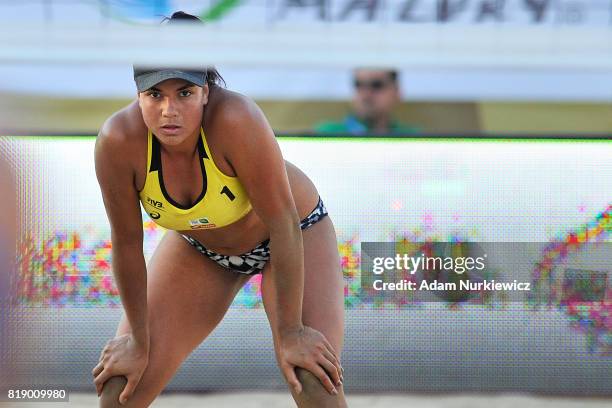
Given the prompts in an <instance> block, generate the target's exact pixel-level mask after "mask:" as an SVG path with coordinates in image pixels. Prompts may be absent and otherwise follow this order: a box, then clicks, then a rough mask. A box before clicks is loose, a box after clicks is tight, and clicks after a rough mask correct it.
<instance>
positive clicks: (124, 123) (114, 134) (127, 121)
mask: <svg viewBox="0 0 612 408" xmlns="http://www.w3.org/2000/svg"><path fill="white" fill-rule="evenodd" d="M146 129H147V128H146V125H145V123H144V121H143V119H142V114H141V113H140V108H139V107H138V101H132V102H131V103H130V104H129V105H127V106H125V107H123V108H121V109H119V110H118V111H116V112H115V113H113V114H112V115H111V116H109V117H108V118H107V119H106V120H105V121H104V123H103V124H102V126H101V127H100V131H99V133H98V139H100V138H102V139H109V140H113V141H114V142H116V143H119V142H125V143H128V142H131V141H134V139H136V138H137V137H136V135H138V134H141V133H143V132H145V133H146V131H147V130H146Z"/></svg>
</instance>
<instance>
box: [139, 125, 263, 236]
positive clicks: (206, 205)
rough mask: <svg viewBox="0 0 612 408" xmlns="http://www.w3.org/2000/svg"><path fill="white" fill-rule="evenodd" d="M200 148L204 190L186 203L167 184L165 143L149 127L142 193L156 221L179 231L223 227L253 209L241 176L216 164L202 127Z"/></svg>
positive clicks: (147, 209)
mask: <svg viewBox="0 0 612 408" xmlns="http://www.w3.org/2000/svg"><path fill="white" fill-rule="evenodd" d="M198 152H199V157H200V168H201V169H202V180H203V183H202V184H203V185H202V193H201V194H200V196H199V197H198V199H197V200H196V202H195V204H193V205H192V206H190V207H184V206H182V205H180V204H179V203H177V202H175V201H174V200H173V199H172V197H170V195H169V194H168V192H167V191H166V189H165V187H164V178H163V171H162V161H161V146H160V144H159V140H157V137H155V135H153V134H152V133H151V131H150V130H149V134H148V148H147V177H146V180H145V185H144V188H143V189H142V191H140V193H139V195H140V201H141V203H142V206H143V208H144V209H145V211H146V212H147V214H149V216H150V217H151V218H152V219H153V220H154V222H155V223H156V224H158V225H160V226H162V227H164V228H167V229H171V230H176V231H185V230H196V229H209V228H220V227H223V226H226V225H228V224H232V223H233V222H235V221H238V220H239V219H240V218H242V217H243V216H245V215H246V214H247V213H248V212H249V211H250V210H251V208H252V207H251V202H250V201H249V198H248V197H247V194H246V191H245V190H244V187H243V186H242V184H241V183H240V181H238V178H237V177H229V176H227V175H225V174H223V173H222V172H221V170H219V168H218V167H217V166H216V165H215V162H214V161H213V158H212V155H211V154H210V149H209V148H208V144H207V143H206V137H205V135H204V129H202V128H201V127H200V138H199V139H198Z"/></svg>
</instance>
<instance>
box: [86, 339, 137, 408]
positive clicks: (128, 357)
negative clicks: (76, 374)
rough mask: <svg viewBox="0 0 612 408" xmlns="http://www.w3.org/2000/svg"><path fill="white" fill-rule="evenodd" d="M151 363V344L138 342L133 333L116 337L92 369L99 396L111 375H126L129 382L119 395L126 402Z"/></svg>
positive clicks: (105, 348) (121, 401) (107, 344)
mask: <svg viewBox="0 0 612 408" xmlns="http://www.w3.org/2000/svg"><path fill="white" fill-rule="evenodd" d="M148 364H149V346H148V344H147V345H144V344H141V343H138V342H137V341H136V340H135V338H134V336H133V335H132V334H131V333H128V334H124V335H122V336H118V337H115V338H114V339H112V340H109V341H108V342H107V343H106V346H105V347H104V349H103V350H102V353H101V354H100V361H99V363H98V365H97V366H95V367H94V369H93V370H92V374H93V376H94V378H95V379H94V384H95V385H96V391H97V392H98V396H100V394H101V393H102V389H103V388H104V383H105V382H106V381H107V380H108V379H109V378H111V377H115V376H124V377H126V378H127V384H126V386H125V388H124V389H123V392H122V393H121V395H120V396H119V402H120V403H121V404H124V403H125V402H126V401H127V399H128V398H130V397H131V396H132V394H133V393H134V390H135V389H136V386H137V385H138V383H139V382H140V379H141V378H142V374H143V373H144V371H145V368H147V365H148Z"/></svg>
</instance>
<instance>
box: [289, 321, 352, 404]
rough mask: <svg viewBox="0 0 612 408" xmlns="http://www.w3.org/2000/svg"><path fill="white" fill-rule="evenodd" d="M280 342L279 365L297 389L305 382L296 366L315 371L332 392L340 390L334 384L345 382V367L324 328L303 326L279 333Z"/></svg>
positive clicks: (300, 389) (299, 389) (338, 384)
mask: <svg viewBox="0 0 612 408" xmlns="http://www.w3.org/2000/svg"><path fill="white" fill-rule="evenodd" d="M278 343H279V345H278V351H277V359H278V364H279V367H280V368H281V370H282V372H283V375H284V376H285V379H286V380H287V383H289V384H290V385H291V386H292V387H293V388H294V389H295V391H296V393H298V394H299V393H300V392H301V391H302V384H300V381H299V380H298V378H297V376H296V374H295V368H296V367H301V368H303V369H306V370H308V371H310V372H311V373H312V374H314V375H315V376H316V377H317V378H318V379H319V381H321V384H323V386H324V387H325V388H326V389H327V391H328V392H329V393H330V394H334V395H335V394H337V393H338V391H337V390H336V387H335V386H334V384H335V385H336V386H340V385H342V381H343V375H342V373H343V372H344V369H343V368H342V366H341V365H340V360H339V358H338V356H337V354H336V352H335V350H334V349H333V347H332V346H331V344H329V341H327V339H326V338H325V336H324V335H323V334H322V333H321V332H319V331H317V330H315V329H313V328H311V327H308V326H302V327H301V328H299V329H294V330H288V331H283V332H282V333H280V334H279V339H278ZM332 380H333V381H332Z"/></svg>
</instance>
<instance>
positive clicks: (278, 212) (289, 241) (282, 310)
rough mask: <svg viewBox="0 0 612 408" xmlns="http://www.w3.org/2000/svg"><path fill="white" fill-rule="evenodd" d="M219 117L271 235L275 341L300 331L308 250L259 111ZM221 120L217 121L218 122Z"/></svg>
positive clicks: (240, 107) (238, 102) (247, 106)
mask: <svg viewBox="0 0 612 408" xmlns="http://www.w3.org/2000/svg"><path fill="white" fill-rule="evenodd" d="M219 116H220V117H215V122H217V125H215V127H216V128H217V127H218V131H219V132H223V137H224V139H223V143H224V151H225V152H226V158H227V160H228V161H229V162H230V164H231V166H232V167H233V169H234V170H235V172H236V175H237V176H238V178H239V179H240V182H241V183H242V185H243V186H244V188H245V190H246V192H247V194H248V196H249V200H250V201H251V204H252V206H253V209H254V210H255V212H256V213H257V215H258V216H259V217H260V218H261V219H262V221H263V222H264V223H265V224H266V227H267V228H268V230H269V232H270V262H271V266H272V268H271V271H270V272H271V275H273V278H272V279H271V281H272V282H274V285H275V286H276V290H275V291H276V293H277V298H278V303H277V304H276V305H272V307H274V308H275V314H276V315H277V316H278V318H277V322H276V326H275V327H272V332H273V334H274V336H275V337H277V336H278V335H279V334H282V333H283V332H285V331H288V330H300V329H302V328H303V325H302V298H303V290H304V250H303V245H302V233H301V230H300V227H299V224H300V219H299V215H298V213H297V209H296V205H295V202H294V200H293V195H292V193H291V188H290V185H289V179H288V176H287V171H286V168H285V161H284V159H283V157H282V154H281V151H280V147H279V146H278V143H277V141H276V139H275V137H274V133H273V131H272V129H271V128H270V126H269V125H268V122H267V120H266V118H265V116H264V115H263V113H262V112H261V110H260V109H259V108H258V107H257V105H255V104H254V103H253V102H251V101H249V100H248V99H246V98H240V99H237V98H236V99H234V100H232V101H230V102H228V106H225V107H224V111H223V112H220V115H219ZM217 119H219V120H218V121H217Z"/></svg>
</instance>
